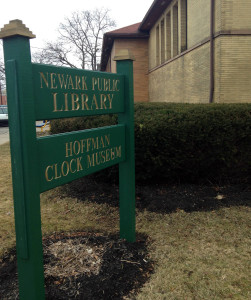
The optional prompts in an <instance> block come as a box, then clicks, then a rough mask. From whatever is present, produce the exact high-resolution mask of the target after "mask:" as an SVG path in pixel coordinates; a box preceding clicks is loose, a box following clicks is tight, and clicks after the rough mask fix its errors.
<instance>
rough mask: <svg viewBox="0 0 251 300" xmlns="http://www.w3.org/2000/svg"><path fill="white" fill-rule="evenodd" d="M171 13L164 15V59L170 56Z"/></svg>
mask: <svg viewBox="0 0 251 300" xmlns="http://www.w3.org/2000/svg"><path fill="white" fill-rule="evenodd" d="M171 36H172V35H171V15H170V12H169V13H168V14H167V15H166V60H168V59H170V58H171Z"/></svg>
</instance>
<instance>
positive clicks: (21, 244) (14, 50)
mask: <svg viewBox="0 0 251 300" xmlns="http://www.w3.org/2000/svg"><path fill="white" fill-rule="evenodd" d="M34 37H35V36H34V35H33V34H32V32H30V31H29V29H28V28H26V27H25V25H24V24H22V22H21V21H20V20H14V21H10V23H9V24H8V25H5V26H4V28H3V29H2V30H1V31H0V38H2V39H3V46H4V58H5V66H6V83H7V97H8V110H9V127H10V143H11V160H12V179H13V195H14V210H15V227H16V244H17V261H18V274H19V297H20V299H25V300H28V299H32V300H33V299H34V300H35V299H36V300H40V299H44V298H45V294H44V276H43V249H42V234H41V216H40V196H39V177H38V176H39V174H38V171H37V165H38V163H37V144H36V128H35V112H34V111H35V110H34V99H33V97H34V95H33V83H32V66H31V55H30V44H29V39H30V38H34Z"/></svg>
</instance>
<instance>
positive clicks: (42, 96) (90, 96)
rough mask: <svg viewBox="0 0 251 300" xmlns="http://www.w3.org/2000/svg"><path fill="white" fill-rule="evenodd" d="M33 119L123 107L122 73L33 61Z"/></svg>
mask: <svg viewBox="0 0 251 300" xmlns="http://www.w3.org/2000/svg"><path fill="white" fill-rule="evenodd" d="M32 67H33V86H34V95H35V110H36V120H44V119H46V120H48V119H57V118H68V117H80V116H90V115H101V114H111V113H120V112H123V111H124V78H123V76H122V75H118V74H112V73H103V72H96V71H87V70H81V69H70V68H65V67H55V66H49V65H41V64H32Z"/></svg>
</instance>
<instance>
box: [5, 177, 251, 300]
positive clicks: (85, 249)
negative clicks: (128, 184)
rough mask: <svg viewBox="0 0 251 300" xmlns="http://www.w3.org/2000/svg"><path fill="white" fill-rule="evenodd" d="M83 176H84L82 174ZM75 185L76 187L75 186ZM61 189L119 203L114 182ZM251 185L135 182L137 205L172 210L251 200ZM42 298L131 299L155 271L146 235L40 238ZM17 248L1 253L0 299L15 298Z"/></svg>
mask: <svg viewBox="0 0 251 300" xmlns="http://www.w3.org/2000/svg"><path fill="white" fill-rule="evenodd" d="M82 180H83V179H82ZM76 187H77V188H76ZM62 193H66V194H68V195H71V196H73V197H77V198H78V199H79V201H85V199H88V200H92V201H95V202H97V203H108V204H109V205H112V206H118V186H116V185H114V186H111V185H110V184H106V183H102V184H101V183H100V182H98V183H97V182H95V181H94V180H93V178H92V179H90V178H89V177H85V178H84V182H83V181H82V182H79V181H76V182H73V183H72V185H71V186H69V185H68V186H66V187H65V188H64V190H62ZM250 200H251V187H250V185H248V184H237V185H224V186H217V185H209V186H206V185H175V186H174V185H172V186H170V185H165V184H162V185H161V184H160V185H153V186H137V187H136V206H137V208H138V210H145V209H147V210H148V211H152V212H159V213H171V212H174V211H178V210H184V211H187V212H191V211H198V210H215V209H218V208H220V207H224V206H233V205H248V206H250V204H251V201H250ZM43 247H44V269H45V285H46V299H91V300H95V299H125V297H127V298H128V299H134V295H135V294H137V291H138V290H139V289H140V287H142V285H143V284H144V283H145V282H146V281H147V280H148V279H149V276H150V275H151V273H152V272H153V271H154V269H153V262H151V261H150V260H149V258H148V253H147V237H146V236H137V241H136V242H135V243H127V242H126V241H124V240H120V239H119V237H117V236H105V235H102V234H100V233H86V232H73V233H69V234H57V235H53V236H50V237H47V238H46V239H44V241H43ZM16 273H17V271H16V256H15V249H12V250H11V251H10V252H9V253H8V254H6V256H5V257H3V258H1V259H0V299H1V300H5V299H6V300H7V299H18V283H17V274H16Z"/></svg>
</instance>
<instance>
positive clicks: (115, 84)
mask: <svg viewBox="0 0 251 300" xmlns="http://www.w3.org/2000/svg"><path fill="white" fill-rule="evenodd" d="M119 83H120V81H119V80H115V83H114V91H117V92H119V87H118V84H119Z"/></svg>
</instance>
